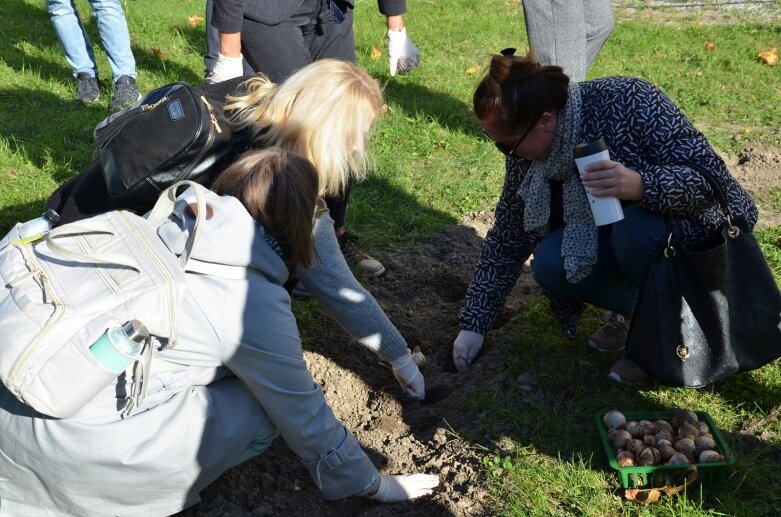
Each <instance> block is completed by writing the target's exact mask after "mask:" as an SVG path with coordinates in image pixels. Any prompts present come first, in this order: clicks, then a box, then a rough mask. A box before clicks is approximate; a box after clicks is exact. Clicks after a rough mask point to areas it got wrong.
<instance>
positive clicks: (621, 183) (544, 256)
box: [453, 55, 757, 383]
mask: <svg viewBox="0 0 781 517" xmlns="http://www.w3.org/2000/svg"><path fill="white" fill-rule="evenodd" d="M474 110H475V114H476V115H477V117H478V119H479V120H480V122H481V123H482V125H483V127H484V129H485V132H486V135H488V137H489V138H491V139H492V140H494V141H495V142H496V144H497V147H498V148H499V150H500V151H501V152H502V153H503V154H505V155H506V157H507V158H506V177H505V184H504V189H503V191H502V194H501V197H500V199H499V203H498V205H497V207H496V221H495V223H494V227H493V228H492V229H491V231H490V232H489V233H488V235H487V237H486V239H485V244H484V247H483V253H482V257H481V258H480V261H479V263H478V264H477V267H476V268H475V273H474V278H473V279H472V282H471V284H470V286H469V288H468V290H467V293H466V300H465V303H464V308H463V309H462V310H461V312H460V314H459V322H460V328H461V331H460V333H459V334H458V337H457V338H456V339H455V342H454V344H453V360H454V362H455V364H456V366H457V367H458V369H459V370H462V371H463V370H466V369H467V368H468V366H469V364H470V363H472V361H474V359H475V356H476V355H477V353H478V352H479V350H480V348H481V347H482V344H483V338H484V336H485V334H486V333H487V332H488V330H489V329H490V328H491V326H492V325H493V323H494V322H495V321H496V318H497V316H498V314H499V311H500V310H501V308H502V305H503V304H504V300H505V298H506V297H507V294H508V293H509V291H510V289H511V288H512V287H513V285H514V284H515V282H516V281H517V279H518V277H519V275H520V273H521V271H522V268H523V264H524V262H525V261H526V259H527V258H528V257H529V256H530V255H531V254H532V253H534V261H533V263H532V271H533V274H534V278H535V280H536V281H537V282H538V283H539V284H540V285H541V286H542V287H543V288H544V289H546V290H548V291H550V292H551V293H554V295H555V297H554V298H555V299H557V300H559V301H561V300H562V299H563V300H569V301H570V302H572V303H570V304H559V305H556V304H552V309H554V312H557V311H563V310H564V309H566V308H567V307H571V306H572V305H573V304H580V305H582V303H583V302H586V303H591V304H593V305H596V306H598V307H601V308H604V309H608V310H610V311H613V312H616V313H618V314H621V315H623V316H626V317H629V316H631V313H632V311H633V309H634V304H635V301H636V299H637V296H638V293H639V289H640V286H641V285H642V283H643V282H644V280H645V276H646V273H647V271H648V267H649V266H650V264H651V261H652V259H653V256H654V253H655V251H656V250H657V249H658V245H659V243H660V242H662V241H663V240H664V239H666V237H667V225H666V220H665V218H666V217H667V216H670V217H673V218H674V219H675V220H676V221H677V222H678V223H679V225H680V228H681V232H682V238H683V242H684V244H685V245H687V246H696V245H697V244H701V243H703V242H707V241H709V240H710V238H711V236H712V235H713V233H714V232H716V231H717V230H718V228H720V226H721V224H722V222H723V214H722V211H721V209H720V207H719V204H718V202H717V199H716V196H715V194H714V192H713V190H712V189H711V187H710V185H709V183H708V181H707V180H706V179H705V178H704V177H703V176H702V174H701V173H699V172H698V171H697V170H696V169H695V168H693V167H691V166H690V165H689V164H693V163H697V164H699V165H702V166H705V167H707V168H708V169H709V170H710V171H712V174H713V175H714V176H715V177H716V178H717V181H718V182H719V183H720V184H721V186H722V187H723V190H724V191H726V192H728V201H729V204H730V208H731V210H732V212H733V215H734V216H735V217H736V218H742V219H744V220H745V221H746V223H747V225H748V226H749V227H753V226H754V224H755V223H756V221H757V207H756V205H755V204H754V202H753V201H752V199H751V197H750V196H749V194H748V193H747V192H746V191H745V190H744V189H743V187H741V185H740V184H739V183H738V181H737V180H736V179H735V178H734V177H733V176H732V175H730V173H729V171H728V170H727V167H726V165H725V164H724V162H723V161H722V159H721V158H720V157H719V156H718V154H716V151H715V150H714V149H713V148H712V147H711V146H710V145H709V144H708V142H707V140H706V139H705V137H704V136H703V135H702V134H701V133H700V132H699V131H697V130H696V129H695V128H694V127H693V126H692V124H691V123H690V122H689V121H688V120H687V119H686V117H685V116H684V115H683V113H681V111H680V109H678V107H677V106H675V104H673V102H672V101H671V100H670V99H669V98H668V97H667V96H666V95H665V94H664V93H662V91H661V90H659V88H657V87H656V86H654V85H652V84H650V83H648V82H646V81H643V80H641V79H636V78H633V77H605V78H600V79H595V80H592V81H586V82H582V83H578V82H575V81H570V80H569V78H568V77H567V76H566V75H565V74H564V72H563V70H562V69H561V68H560V67H558V66H552V65H547V66H546V65H541V64H540V63H538V62H537V61H535V60H534V59H533V58H531V57H528V56H527V57H517V56H512V55H501V56H494V57H493V58H492V60H491V65H490V68H489V71H488V74H487V75H486V77H485V78H484V79H483V80H482V81H481V82H480V84H479V85H478V87H477V89H476V91H475V94H474ZM599 137H602V138H603V139H604V140H605V142H606V144H607V147H608V150H609V153H610V160H603V161H599V162H597V163H594V164H592V165H590V166H589V167H587V168H586V172H585V173H584V174H583V175H582V176H579V175H578V174H577V171H576V168H575V164H574V158H573V148H574V146H575V145H576V144H578V143H580V142H589V141H592V140H595V139H596V138H599ZM584 187H585V188H584ZM585 189H589V191H590V193H591V195H592V196H594V197H607V196H613V197H617V198H618V199H619V200H621V202H622V204H623V205H624V206H623V211H624V215H625V218H624V219H623V220H621V221H618V222H616V223H614V224H612V225H607V226H600V227H597V226H596V225H595V223H594V219H593V217H592V215H591V211H590V208H589V204H588V199H587V197H586V190H585ZM571 314H573V315H574V314H577V312H576V311H571ZM626 331H627V327H626V325H624V327H623V329H621V332H619V334H620V336H619V337H616V336H612V339H610V340H608V339H604V336H601V335H599V334H600V333H599V332H598V333H597V335H593V336H592V338H591V339H589V344H591V345H592V346H593V347H594V348H597V349H599V350H600V351H620V350H622V349H623V347H624V344H625V341H626ZM610 377H611V379H613V380H615V381H617V382H635V383H642V382H645V381H646V380H648V376H647V375H646V374H645V372H643V371H642V370H641V369H640V368H639V367H637V365H635V364H634V363H633V362H632V361H630V360H628V359H626V358H621V359H620V360H619V361H618V362H617V363H616V364H615V365H614V366H613V368H612V369H611V372H610Z"/></svg>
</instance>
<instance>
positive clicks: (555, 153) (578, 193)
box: [519, 83, 597, 284]
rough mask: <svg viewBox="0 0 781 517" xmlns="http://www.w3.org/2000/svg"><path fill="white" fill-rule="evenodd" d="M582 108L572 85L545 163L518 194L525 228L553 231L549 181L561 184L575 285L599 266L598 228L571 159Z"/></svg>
mask: <svg viewBox="0 0 781 517" xmlns="http://www.w3.org/2000/svg"><path fill="white" fill-rule="evenodd" d="M581 105H582V102H581V96H580V84H579V83H571V84H570V86H569V100H568V101H567V104H566V105H565V106H564V109H562V110H561V113H560V114H559V119H558V124H557V126H556V134H555V136H554V139H553V143H552V145H551V149H550V152H549V153H548V155H547V156H546V158H545V160H535V161H533V162H532V163H531V165H530V166H529V172H528V173H527V174H526V176H525V177H524V179H523V182H522V183H521V189H520V191H519V195H520V196H521V197H522V198H523V201H524V203H525V205H526V206H525V209H524V214H523V217H524V225H523V226H524V229H526V231H532V230H539V231H545V229H546V228H550V225H549V220H550V208H551V184H550V182H551V180H555V181H558V182H561V184H562V194H563V197H564V222H565V223H566V225H565V227H564V239H563V242H562V244H561V256H562V258H563V259H564V269H565V270H566V272H567V280H568V281H570V282H572V283H573V284H574V283H578V282H580V281H581V280H583V279H584V278H586V276H588V274H589V273H591V267H592V266H593V265H594V264H596V263H597V226H596V224H594V217H593V216H592V215H591V208H590V207H589V202H588V198H587V197H586V191H585V189H584V188H583V184H582V183H581V182H580V179H579V178H578V173H577V169H576V167H575V164H574V161H573V160H572V150H573V149H574V147H575V144H577V143H578V142H580V115H581V113H580V111H581Z"/></svg>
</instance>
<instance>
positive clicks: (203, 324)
mask: <svg viewBox="0 0 781 517" xmlns="http://www.w3.org/2000/svg"><path fill="white" fill-rule="evenodd" d="M204 193H205V194H206V195H207V196H208V197H207V199H208V202H209V203H210V204H211V205H212V206H213V207H214V217H213V218H212V219H210V220H209V221H207V223H206V227H205V230H204V231H203V233H202V235H201V238H200V240H199V242H198V243H197V245H196V247H195V249H194V251H193V255H192V256H193V257H194V258H197V259H199V260H203V261H210V262H215V263H218V264H227V265H234V266H250V267H251V268H253V270H254V271H255V273H253V274H252V275H250V277H249V279H246V280H229V279H225V278H218V277H214V276H206V275H198V274H189V273H188V274H187V294H186V295H185V299H184V301H183V303H182V306H181V311H180V320H179V321H180V325H179V328H180V341H179V345H178V346H177V347H175V348H173V349H171V350H166V351H163V352H155V359H154V365H155V367H154V368H153V370H152V372H153V373H152V375H151V379H150V383H149V387H148V390H147V395H146V399H145V400H144V403H143V405H142V406H141V408H140V409H139V410H138V411H136V412H135V413H134V414H133V415H132V416H131V417H129V418H127V419H124V420H123V419H121V418H120V413H121V409H122V407H123V406H124V397H125V393H126V392H128V391H129V389H130V388H129V387H128V386H126V385H125V382H124V381H117V382H116V383H115V384H113V385H111V386H109V387H108V388H106V389H105V390H104V391H103V392H102V393H101V394H100V395H99V396H98V397H96V398H95V400H93V401H92V402H91V403H90V404H88V405H87V406H86V407H84V408H83V409H82V410H81V411H80V412H79V413H78V414H77V415H76V416H75V417H74V418H71V419H67V420H56V419H50V418H44V417H42V416H41V415H39V414H37V413H35V412H34V411H32V410H31V409H30V408H29V407H27V406H25V405H23V404H21V403H20V402H18V401H17V400H16V399H15V398H14V397H13V395H11V394H10V393H8V391H7V390H6V389H5V388H3V387H2V385H0V429H2V432H0V514H4V515H14V516H15V517H16V516H20V515H36V516H37V515H61V514H75V515H155V516H159V515H167V514H171V513H175V512H177V511H179V510H181V509H183V508H186V507H188V506H190V505H192V504H195V503H196V502H198V501H199V495H198V493H199V492H200V491H201V490H202V489H203V488H204V487H205V486H207V485H208V484H209V483H210V482H212V481H213V480H214V479H216V478H217V477H218V476H219V475H220V474H222V472H224V471H225V470H226V469H227V468H229V467H230V466H232V465H233V464H235V463H236V461H237V459H238V458H239V457H240V456H241V455H242V453H243V452H244V450H245V449H246V448H247V445H248V444H249V443H250V441H251V440H252V438H253V437H254V436H255V434H256V433H257V432H258V430H259V429H261V428H262V426H263V425H264V424H266V423H267V421H268V420H270V421H271V422H273V424H274V426H276V428H277V429H278V431H279V434H280V435H281V436H282V438H283V439H284V440H285V442H286V443H287V444H288V445H289V446H290V448H291V449H292V450H293V452H295V453H296V454H297V455H298V456H300V457H301V459H302V461H303V462H304V463H305V465H306V466H307V468H308V469H309V471H310V474H311V475H312V478H313V480H314V481H315V483H316V484H317V486H318V487H319V488H320V490H321V492H322V494H323V497H325V498H326V499H338V498H341V497H346V496H349V495H354V494H357V493H359V492H361V491H362V490H364V489H365V488H366V487H367V486H368V485H369V484H370V483H371V482H372V481H373V479H374V478H375V476H377V470H376V469H375V468H374V466H373V465H372V464H371V462H370V461H369V459H368V457H367V456H366V454H365V453H364V452H363V451H362V450H361V448H360V446H359V445H358V443H357V441H356V440H355V438H354V437H353V436H352V434H350V432H349V431H347V429H345V427H344V426H343V425H342V424H341V423H340V422H339V421H338V420H337V419H336V417H335V416H334V415H333V413H332V411H331V409H330V407H329V406H328V405H327V403H326V401H325V399H324V397H323V393H322V390H321V389H320V386H319V385H318V384H317V383H316V382H314V381H313V379H312V377H311V375H310V374H309V371H308V370H307V366H306V363H305V361H304V359H303V355H302V351H301V342H300V338H299V334H298V329H297V327H296V322H295V319H294V317H293V314H292V313H291V310H290V298H289V296H288V294H287V292H286V291H285V290H284V289H283V288H282V287H281V284H282V283H283V282H284V281H285V279H286V277H287V274H288V272H287V269H286V267H285V264H284V263H283V261H282V260H281V258H280V257H279V255H278V253H277V252H276V251H274V246H275V243H274V240H273V238H270V237H269V236H268V235H267V234H266V232H265V231H264V229H263V228H262V227H261V226H259V225H257V224H256V223H255V222H254V221H253V220H252V218H251V217H250V216H249V214H248V213H247V212H246V210H245V209H244V208H243V207H242V206H241V204H240V203H239V202H238V201H237V200H236V199H234V198H231V197H219V196H217V195H216V194H213V193H211V192H208V191H206V190H204ZM191 196H192V193H191V192H190V191H188V192H186V193H185V194H184V195H183V196H182V197H180V200H179V201H178V202H177V214H178V216H175V217H172V222H170V223H168V226H167V227H163V228H161V230H160V234H161V236H162V237H163V239H164V240H165V241H166V244H168V245H169V247H170V248H171V249H172V250H175V251H176V250H178V249H181V246H182V244H183V240H184V238H185V237H184V235H183V234H182V232H181V231H180V230H179V228H178V227H177V226H180V227H185V228H186V227H187V225H188V224H191V223H192V219H191V218H190V217H187V216H184V215H183V214H184V206H185V203H186V200H187V199H189V198H190V197H191ZM183 221H184V222H183ZM185 235H186V234H185ZM161 365H162V366H161ZM63 389H67V386H63Z"/></svg>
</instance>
